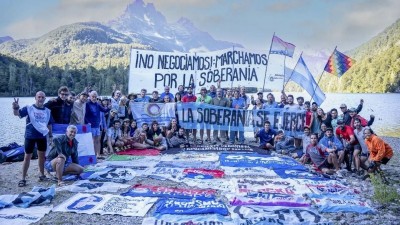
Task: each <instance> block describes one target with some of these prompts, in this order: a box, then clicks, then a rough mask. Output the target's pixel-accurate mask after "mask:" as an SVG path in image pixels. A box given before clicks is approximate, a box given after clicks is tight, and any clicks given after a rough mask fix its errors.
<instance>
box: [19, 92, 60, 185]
mask: <svg viewBox="0 0 400 225" xmlns="http://www.w3.org/2000/svg"><path fill="white" fill-rule="evenodd" d="M18 100H19V99H18V98H14V102H13V103H12V107H13V113H14V115H15V116H19V117H20V118H23V117H26V129H25V143H24V145H25V156H24V162H23V164H22V180H20V181H19V182H18V187H24V186H26V174H27V172H28V169H29V164H30V161H31V158H32V153H33V150H34V148H35V145H36V146H37V148H38V157H39V158H38V164H39V172H40V176H39V180H40V181H46V180H48V178H47V177H46V176H45V175H44V161H45V155H46V148H47V139H46V135H47V134H48V135H49V139H50V141H52V138H53V136H52V132H51V126H50V125H51V123H53V122H54V121H53V118H52V116H51V112H50V110H49V109H48V108H46V107H44V101H45V100H46V94H45V93H44V92H43V91H38V92H37V93H36V95H35V104H33V105H29V106H25V107H23V108H22V109H20V107H19V104H18Z"/></svg>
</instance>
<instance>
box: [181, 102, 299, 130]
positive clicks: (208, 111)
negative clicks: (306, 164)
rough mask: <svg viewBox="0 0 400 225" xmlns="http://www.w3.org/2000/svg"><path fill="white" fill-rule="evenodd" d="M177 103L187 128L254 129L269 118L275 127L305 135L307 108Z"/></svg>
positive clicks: (183, 123)
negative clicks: (235, 106) (239, 107)
mask: <svg viewBox="0 0 400 225" xmlns="http://www.w3.org/2000/svg"><path fill="white" fill-rule="evenodd" d="M176 106H177V111H178V118H179V125H181V126H182V127H184V128H185V129H204V128H207V129H213V130H230V131H248V132H253V131H254V128H263V127H264V122H265V121H267V120H268V121H270V122H271V128H272V129H275V130H276V129H282V130H284V131H285V134H286V135H289V136H296V135H301V134H303V130H304V122H305V111H304V110H301V109H297V110H296V109H290V110H287V109H281V108H269V109H260V110H246V109H234V108H226V107H221V106H215V105H209V104H203V103H197V102H186V103H177V104H176ZM293 125H295V129H294V130H293Z"/></svg>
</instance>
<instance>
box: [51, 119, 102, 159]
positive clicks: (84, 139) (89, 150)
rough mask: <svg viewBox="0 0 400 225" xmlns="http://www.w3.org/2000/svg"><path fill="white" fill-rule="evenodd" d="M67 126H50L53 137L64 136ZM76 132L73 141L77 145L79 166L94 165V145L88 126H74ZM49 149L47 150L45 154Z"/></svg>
mask: <svg viewBox="0 0 400 225" xmlns="http://www.w3.org/2000/svg"><path fill="white" fill-rule="evenodd" d="M67 127H68V124H52V129H53V136H54V137H56V136H59V135H63V134H65V132H66V131H67ZM76 127H77V128H78V132H77V133H76V136H75V139H76V140H77V141H78V142H79V143H78V155H79V164H80V165H81V166H86V165H89V164H96V154H95V153H94V145H93V138H92V133H91V132H92V131H91V127H90V125H76ZM49 150H50V149H47V152H48V151H49Z"/></svg>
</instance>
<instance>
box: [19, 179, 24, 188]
mask: <svg viewBox="0 0 400 225" xmlns="http://www.w3.org/2000/svg"><path fill="white" fill-rule="evenodd" d="M25 186H26V180H20V181H19V182H18V187H25Z"/></svg>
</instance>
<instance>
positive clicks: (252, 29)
mask: <svg viewBox="0 0 400 225" xmlns="http://www.w3.org/2000/svg"><path fill="white" fill-rule="evenodd" d="M131 1H132V0H37V1H32V0H0V2H1V6H2V7H1V9H0V36H6V35H9V36H12V37H13V38H14V39H23V38H32V37H39V36H41V35H43V34H45V33H47V32H49V31H51V30H52V29H55V28H57V27H59V26H61V25H65V24H70V23H74V22H83V21H100V22H106V21H108V20H110V19H113V18H115V17H117V16H118V15H119V14H121V13H122V12H123V10H124V9H125V7H126V5H127V4H128V3H129V2H131ZM145 2H146V3H149V2H152V3H153V4H154V5H155V7H156V9H157V10H158V11H160V12H161V13H162V14H163V15H164V16H165V17H166V18H167V20H168V21H169V22H175V21H177V20H178V19H179V18H180V17H186V18H189V19H190V20H191V21H192V22H193V23H194V24H195V26H197V27H198V28H199V29H201V30H203V31H207V32H209V33H210V34H211V35H212V36H213V37H214V38H216V39H220V40H226V41H232V42H237V43H240V44H243V45H244V46H245V47H246V48H249V49H254V50H256V49H258V50H263V49H266V48H269V44H270V41H271V37H272V34H273V33H274V32H275V33H276V34H277V35H278V36H279V37H281V38H282V39H283V40H285V41H288V42H291V43H293V44H295V45H296V46H297V47H298V48H301V49H314V50H317V51H321V50H332V49H333V48H334V47H335V46H338V49H340V50H342V51H346V50H350V49H352V48H354V47H357V46H358V45H360V44H362V43H363V42H365V41H368V40H369V39H370V38H372V37H374V36H375V35H377V34H378V33H379V32H381V31H383V30H384V28H386V27H387V26H389V25H391V24H392V23H394V22H395V21H396V20H397V19H398V18H399V16H400V15H399V10H398V9H399V8H400V1H398V0H284V1H274V0H145Z"/></svg>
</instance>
